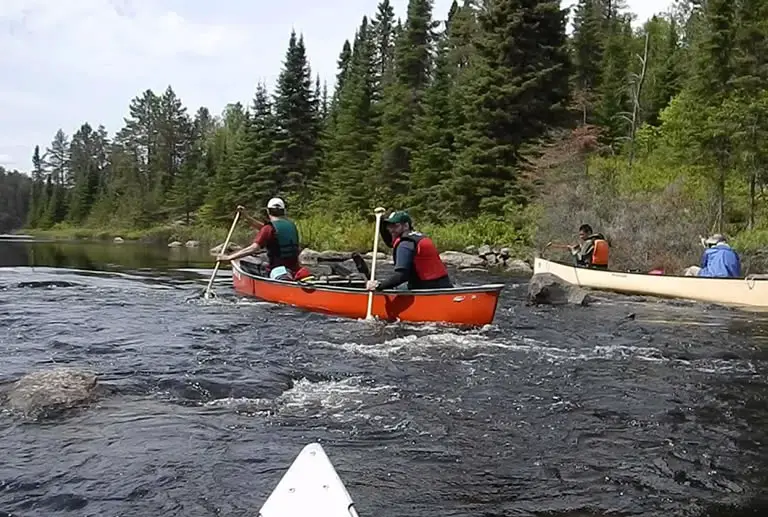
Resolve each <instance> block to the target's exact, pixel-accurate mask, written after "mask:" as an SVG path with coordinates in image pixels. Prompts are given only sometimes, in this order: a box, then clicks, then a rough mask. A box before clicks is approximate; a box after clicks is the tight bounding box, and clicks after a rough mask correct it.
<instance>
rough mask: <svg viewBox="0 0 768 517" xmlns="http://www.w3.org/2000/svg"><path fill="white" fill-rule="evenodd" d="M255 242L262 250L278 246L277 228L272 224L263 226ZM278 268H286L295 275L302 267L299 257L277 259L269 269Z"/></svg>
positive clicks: (254, 239)
mask: <svg viewBox="0 0 768 517" xmlns="http://www.w3.org/2000/svg"><path fill="white" fill-rule="evenodd" d="M253 242H254V243H255V244H258V245H259V247H260V248H262V249H268V248H269V246H270V245H273V243H274V245H276V244H277V233H276V232H275V227H274V226H272V225H271V224H265V225H264V226H262V227H261V230H259V233H257V234H256V237H254V238H253ZM277 266H285V267H286V268H287V269H289V270H290V271H292V272H294V273H295V272H296V271H298V270H299V268H300V267H301V265H300V264H299V258H298V257H292V258H275V259H274V263H273V264H270V266H269V269H272V268H273V267H277Z"/></svg>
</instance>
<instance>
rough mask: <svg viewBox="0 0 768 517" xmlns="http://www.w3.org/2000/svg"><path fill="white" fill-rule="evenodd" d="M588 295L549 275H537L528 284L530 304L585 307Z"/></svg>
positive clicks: (588, 298)
mask: <svg viewBox="0 0 768 517" xmlns="http://www.w3.org/2000/svg"><path fill="white" fill-rule="evenodd" d="M590 301H591V300H590V297H589V294H587V292H586V291H585V290H584V289H581V288H580V287H577V286H574V285H570V284H568V283H566V282H563V281H562V280H560V279H559V278H558V277H556V276H555V275H553V274H551V273H538V274H536V275H533V276H532V277H531V280H530V282H529V283H528V302H529V303H531V304H537V305H538V304H547V305H565V304H568V303H571V304H575V305H587V304H588V303H589V302H590Z"/></svg>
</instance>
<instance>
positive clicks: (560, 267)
mask: <svg viewBox="0 0 768 517" xmlns="http://www.w3.org/2000/svg"><path fill="white" fill-rule="evenodd" d="M540 273H550V274H552V275H554V276H556V277H558V278H560V279H561V280H563V281H564V282H567V283H569V284H572V285H576V286H579V287H586V288H590V289H599V290H605V291H615V292H620V293H627V294H641V295H649V296H658V297H663V298H681V299H688V300H696V301H702V302H710V303H716V304H722V305H732V306H737V307H749V308H755V309H758V308H763V309H768V279H764V278H761V279H755V278H750V277H747V278H705V277H696V276H671V275H650V274H644V273H622V272H620V271H605V270H600V269H587V268H580V267H574V266H571V265H567V264H561V263H559V262H552V261H550V260H546V259H542V258H538V257H537V258H536V259H535V261H534V265H533V274H540Z"/></svg>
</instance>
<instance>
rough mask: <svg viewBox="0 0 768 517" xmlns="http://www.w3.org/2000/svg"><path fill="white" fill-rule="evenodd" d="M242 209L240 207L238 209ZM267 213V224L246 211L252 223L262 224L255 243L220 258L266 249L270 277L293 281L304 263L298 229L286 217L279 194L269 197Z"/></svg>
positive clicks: (221, 255) (226, 258)
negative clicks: (300, 253) (300, 255)
mask: <svg viewBox="0 0 768 517" xmlns="http://www.w3.org/2000/svg"><path fill="white" fill-rule="evenodd" d="M241 208H242V207H238V209H241ZM267 214H268V215H269V221H268V222H266V223H261V222H260V221H257V220H256V219H254V218H252V217H250V216H248V215H247V214H246V217H248V219H250V220H251V223H252V225H253V226H256V227H258V226H259V225H260V226H261V227H260V229H259V232H258V233H257V234H256V237H255V238H254V239H253V243H252V244H251V245H249V246H246V247H245V248H243V249H241V250H240V251H236V252H234V253H232V254H231V255H227V254H220V255H219V256H218V257H217V260H222V261H228V260H234V259H237V258H240V257H245V256H248V255H253V254H254V253H256V252H258V251H259V250H260V249H266V250H267V258H268V259H269V266H268V271H269V273H270V278H277V279H280V280H290V279H292V278H294V276H295V275H296V273H297V272H299V271H300V269H301V264H299V252H300V250H299V231H298V229H297V228H296V225H295V224H294V223H293V221H291V220H290V219H288V218H287V217H285V203H284V202H283V200H282V199H280V198H277V197H276V198H272V199H270V200H269V202H268V203H267ZM273 272H274V273H275V274H274V275H273V274H272V273H273Z"/></svg>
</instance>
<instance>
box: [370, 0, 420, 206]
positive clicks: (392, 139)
mask: <svg viewBox="0 0 768 517" xmlns="http://www.w3.org/2000/svg"><path fill="white" fill-rule="evenodd" d="M433 28H434V24H433V23H432V1H431V0H409V2H408V18H407V20H406V23H405V27H403V28H402V32H401V33H400V35H399V37H398V38H397V40H396V41H397V43H396V45H395V56H394V77H393V80H392V82H391V83H390V84H389V85H387V86H386V89H385V91H384V100H383V101H382V103H383V104H382V117H381V125H382V127H381V131H380V142H379V148H378V150H377V156H376V159H375V162H374V171H375V173H374V175H373V189H372V192H373V199H372V200H373V201H374V203H377V204H379V203H383V202H384V201H385V200H391V199H393V198H395V197H397V196H401V195H404V194H407V193H408V191H409V189H410V186H409V175H410V173H411V163H410V162H411V153H412V152H413V146H414V141H415V134H414V123H415V121H416V118H417V117H418V116H419V115H420V110H421V105H420V102H421V98H422V96H423V95H424V91H425V90H426V88H427V86H428V85H429V79H430V68H431V60H430V52H431V48H432V45H433V41H434V34H433Z"/></svg>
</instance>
